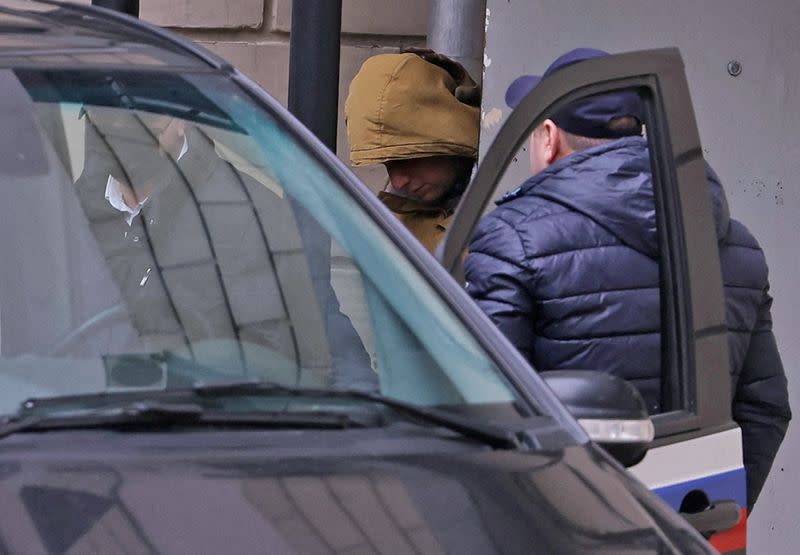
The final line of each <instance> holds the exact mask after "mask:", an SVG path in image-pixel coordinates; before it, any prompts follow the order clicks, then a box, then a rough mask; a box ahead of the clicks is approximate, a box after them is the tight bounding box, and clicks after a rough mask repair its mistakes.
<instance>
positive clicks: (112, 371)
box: [0, 69, 517, 414]
mask: <svg viewBox="0 0 800 555" xmlns="http://www.w3.org/2000/svg"><path fill="white" fill-rule="evenodd" d="M0 87H2V90H3V94H2V97H0V110H2V112H3V121H4V122H6V125H7V128H6V129H5V130H4V133H3V134H2V137H0V141H2V147H0V148H2V150H3V156H2V158H0V175H1V176H2V185H0V187H2V191H3V196H4V200H5V202H3V203H2V207H1V208H0V210H2V215H0V227H1V228H2V232H0V253H2V257H3V260H4V261H5V262H4V264H3V265H2V268H1V269H0V413H2V414H9V413H13V412H15V411H16V410H17V409H18V408H19V406H20V403H22V402H23V401H24V400H26V399H28V398H50V397H59V396H65V395H76V394H95V393H98V394H99V393H106V392H118V391H129V392H141V393H142V395H143V396H146V394H147V393H148V392H152V391H162V390H169V389H172V388H174V389H178V388H186V387H191V386H193V385H195V384H197V383H198V382H203V383H205V384H209V383H211V384H213V383H223V382H231V381H237V380H264V381H268V382H270V383H277V384H282V385H287V386H292V387H309V388H334V389H344V388H347V389H353V388H356V389H359V390H366V391H373V392H377V393H380V394H382V395H384V396H388V397H392V398H395V399H398V400H402V401H405V402H408V403H413V404H415V405H420V406H439V407H443V406H453V405H458V406H464V405H492V406H494V405H500V406H516V405H517V404H516V403H514V401H515V400H516V399H517V396H516V393H515V392H514V390H513V388H512V387H511V386H510V385H509V383H508V382H507V380H506V379H505V377H504V376H503V374H502V373H501V372H500V371H499V369H498V368H497V366H496V365H495V363H494V362H493V361H492V360H491V358H490V357H489V356H488V355H487V353H486V352H485V351H484V350H483V349H482V348H481V347H480V346H479V344H478V343H477V342H476V340H475V339H474V338H473V337H472V335H471V333H470V332H469V330H468V329H467V328H465V327H464V325H463V324H462V323H461V322H460V320H459V319H458V318H457V317H456V316H455V315H454V314H453V312H452V311H451V310H450V308H449V307H448V306H447V304H446V303H445V302H443V300H442V299H441V298H440V297H439V296H438V294H437V293H436V291H435V290H434V289H433V288H432V287H431V286H430V284H429V283H428V282H427V281H426V279H425V278H424V277H423V276H422V275H420V273H419V272H418V271H417V270H416V269H415V267H414V266H413V265H412V264H411V263H409V261H408V260H407V259H406V258H405V256H404V255H403V254H402V252H401V251H400V250H399V249H398V248H397V246H396V245H395V244H394V243H393V242H392V241H391V240H390V239H389V238H388V237H387V236H386V234H385V232H383V231H382V229H381V228H380V227H379V226H378V225H376V224H375V222H374V221H372V219H371V217H370V216H369V215H368V214H367V213H366V212H365V211H364V209H363V208H362V207H361V206H360V205H359V204H358V203H357V202H356V201H354V199H353V198H351V196H350V195H349V194H348V192H347V191H346V189H345V188H343V187H342V185H341V184H340V183H339V182H338V181H337V179H336V178H335V177H334V174H332V173H331V172H330V171H329V170H328V169H326V168H325V167H324V166H323V165H322V164H321V163H319V162H318V161H317V159H316V158H314V157H313V156H311V155H310V154H309V152H307V148H306V147H304V146H303V145H302V144H300V143H299V142H297V140H295V138H294V137H293V135H292V134H291V133H289V132H288V131H287V130H286V128H285V127H284V125H283V124H281V123H280V122H279V121H278V120H276V119H275V117H274V116H271V115H270V114H269V113H268V112H267V111H265V110H264V109H262V108H261V107H259V106H258V105H257V104H255V103H254V102H253V101H252V100H251V99H250V98H249V97H248V96H247V95H246V94H245V93H244V92H243V91H242V89H240V88H239V87H238V85H236V84H235V83H233V82H231V81H230V80H228V79H227V78H225V77H222V76H218V75H212V74H208V73H206V74H203V73H194V74H173V73H165V72H152V73H148V72H143V71H133V70H129V71H119V72H113V71H108V70H104V71H102V72H101V71H93V70H90V69H82V70H45V69H17V70H2V71H0Z"/></svg>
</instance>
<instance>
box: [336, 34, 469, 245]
mask: <svg viewBox="0 0 800 555" xmlns="http://www.w3.org/2000/svg"><path fill="white" fill-rule="evenodd" d="M479 106H480V88H479V86H478V85H477V84H476V83H475V81H474V80H473V79H472V78H471V77H470V76H469V74H468V73H467V71H466V70H465V69H464V67H463V66H461V64H459V63H458V62H456V61H454V60H451V59H450V58H447V57H446V56H443V55H441V54H437V53H435V52H433V51H432V50H424V49H408V50H406V51H403V52H401V53H399V54H379V55H377V56H373V57H372V58H370V59H368V60H367V61H366V62H364V64H363V65H362V66H361V69H360V70H359V72H358V74H356V76H355V78H354V79H353V81H352V82H351V83H350V91H349V94H348V97H347V100H346V102H345V117H346V120H347V135H348V139H349V141H350V161H351V163H352V165H353V166H356V167H357V166H368V165H372V164H383V165H384V166H386V170H387V173H388V174H389V182H388V184H387V186H386V190H384V191H381V192H380V193H379V194H378V197H379V198H380V199H381V201H382V202H383V203H384V204H385V205H386V206H387V207H388V208H389V209H390V210H391V211H392V212H393V213H394V214H395V215H396V216H397V217H398V218H399V219H400V220H401V221H402V222H403V224H405V226H406V227H407V228H408V229H409V230H410V231H411V233H412V234H414V236H415V237H416V238H417V239H419V241H420V242H421V243H422V244H423V245H425V247H426V248H427V249H428V250H429V251H431V252H433V251H434V249H435V248H436V246H437V245H438V244H439V241H441V239H442V238H443V237H444V234H445V232H446V231H447V227H448V225H449V223H450V221H451V219H452V217H453V213H454V212H455V208H456V205H457V204H458V200H459V199H460V197H461V194H462V193H463V191H464V188H465V187H466V185H467V183H468V182H469V178H470V175H471V172H472V168H473V166H474V165H475V161H476V160H477V157H478V131H479V121H480V108H479Z"/></svg>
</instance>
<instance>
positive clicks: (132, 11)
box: [92, 0, 139, 17]
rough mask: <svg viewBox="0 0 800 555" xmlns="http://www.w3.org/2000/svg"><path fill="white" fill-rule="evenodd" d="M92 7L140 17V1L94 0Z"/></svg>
mask: <svg viewBox="0 0 800 555" xmlns="http://www.w3.org/2000/svg"><path fill="white" fill-rule="evenodd" d="M92 6H99V7H101V8H108V9H109V10H116V11H118V12H122V13H126V14H128V15H132V16H133V17H139V0H92Z"/></svg>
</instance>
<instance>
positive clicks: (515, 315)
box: [465, 214, 534, 360]
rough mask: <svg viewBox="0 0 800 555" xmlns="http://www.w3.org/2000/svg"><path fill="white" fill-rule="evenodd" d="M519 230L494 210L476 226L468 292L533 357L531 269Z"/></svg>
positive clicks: (467, 275)
mask: <svg viewBox="0 0 800 555" xmlns="http://www.w3.org/2000/svg"><path fill="white" fill-rule="evenodd" d="M525 262H526V256H525V252H524V249H523V246H522V242H521V240H520V237H519V235H518V233H517V232H516V231H515V230H514V229H513V227H512V226H511V225H510V224H509V223H508V222H506V221H504V220H502V219H501V218H500V217H497V216H495V215H494V214H492V215H490V216H488V217H486V218H484V219H483V220H482V221H481V223H480V224H479V225H478V228H477V229H476V230H475V234H474V235H473V237H472V240H471V242H470V247H469V254H468V255H467V260H466V265H465V272H466V278H467V284H466V285H467V292H468V293H469V294H470V296H471V297H472V298H473V299H475V301H476V302H477V303H478V305H479V306H480V307H481V309H483V311H484V312H485V313H486V314H488V315H489V317H490V318H491V319H492V320H493V321H494V323H495V324H496V325H497V327H498V328H500V331H502V332H503V334H505V336H506V337H507V338H508V339H509V341H511V343H513V344H514V346H515V347H516V348H517V349H518V350H519V352H520V353H522V355H523V356H524V357H525V358H526V359H528V360H531V359H532V355H533V338H534V327H533V321H534V303H533V298H532V296H531V295H530V291H531V288H532V275H531V274H532V272H531V271H530V270H529V269H527V267H526V266H525Z"/></svg>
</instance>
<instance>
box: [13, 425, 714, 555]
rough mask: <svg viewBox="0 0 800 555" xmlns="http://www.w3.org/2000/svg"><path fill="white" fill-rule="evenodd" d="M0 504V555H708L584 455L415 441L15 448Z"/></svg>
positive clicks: (61, 439)
mask: <svg viewBox="0 0 800 555" xmlns="http://www.w3.org/2000/svg"><path fill="white" fill-rule="evenodd" d="M0 500H1V501H0V503H1V504H2V505H0V506H2V511H3V514H4V518H3V519H1V520H0V542H2V543H0V545H2V546H3V547H4V548H5V550H7V551H10V552H49V553H117V552H125V553H129V552H136V553H256V552H261V553H264V552H269V553H331V552H348V553H350V552H353V553H356V552H358V553H362V552H363V553H372V552H379V553H406V552H408V553H414V552H417V553H419V552H422V553H444V552H447V553H516V552H519V553H523V552H524V553H589V552H591V553H594V552H602V553H617V554H621V553H637V554H639V553H673V552H675V553H708V552H711V551H708V548H707V547H706V546H705V545H704V542H702V540H701V539H700V538H699V536H697V534H695V533H694V532H693V531H692V530H690V529H689V528H688V527H687V526H686V525H685V523H683V521H682V520H681V519H680V518H679V517H677V515H674V513H672V514H670V513H669V511H667V510H666V509H665V508H664V507H663V506H662V505H660V502H659V501H657V500H656V499H655V498H654V497H652V496H651V495H650V494H649V493H648V492H647V491H646V490H644V487H643V486H641V485H640V484H638V482H635V481H634V480H633V479H632V478H629V477H628V476H627V475H626V474H625V473H624V472H622V471H620V470H619V469H618V468H617V467H616V466H615V465H614V464H612V463H611V462H609V461H608V459H606V457H605V456H604V455H603V454H602V453H600V452H599V451H598V450H597V449H596V448H595V447H592V446H574V447H569V448H566V449H564V450H561V451H558V452H553V453H525V452H516V451H494V450H490V449H487V448H485V447H483V446H481V445H476V444H474V443H471V442H465V441H463V440H461V439H459V438H456V437H453V438H447V437H437V436H434V435H430V436H423V437H420V436H419V431H417V432H415V433H410V432H403V431H400V432H393V433H392V434H390V435H389V436H387V434H386V433H385V432H383V433H382V434H381V433H378V431H375V430H352V431H284V432H276V431H270V432H261V431H256V432H253V431H246V432H241V431H233V432H232V431H224V432H221V431H217V432H204V431H201V432H185V433H130V432H128V433H121V432H113V431H94V432H92V431H88V432H87V431H74V432H63V431H60V432H47V433H41V432H39V433H30V434H20V435H16V436H12V437H9V438H6V439H5V440H3V442H2V444H0Z"/></svg>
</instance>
